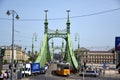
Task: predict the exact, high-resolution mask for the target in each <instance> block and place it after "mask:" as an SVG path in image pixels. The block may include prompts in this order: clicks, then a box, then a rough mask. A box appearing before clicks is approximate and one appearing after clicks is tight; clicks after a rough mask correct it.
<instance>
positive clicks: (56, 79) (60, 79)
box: [22, 64, 120, 80]
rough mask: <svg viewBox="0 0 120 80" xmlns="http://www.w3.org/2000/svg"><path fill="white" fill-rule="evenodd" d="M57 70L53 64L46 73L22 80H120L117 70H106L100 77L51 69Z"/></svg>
mask: <svg viewBox="0 0 120 80" xmlns="http://www.w3.org/2000/svg"><path fill="white" fill-rule="evenodd" d="M52 70H56V65H55V64H52V65H51V66H50V67H49V69H48V71H47V72H46V74H40V75H37V76H31V77H29V78H23V79H22V80H120V74H118V72H117V71H115V70H106V71H105V75H103V74H101V76H99V77H86V76H85V78H84V79H83V77H82V76H79V75H78V74H71V75H70V76H69V77H64V76H56V75H52V74H51V71H52Z"/></svg>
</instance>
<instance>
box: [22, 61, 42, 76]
mask: <svg viewBox="0 0 120 80" xmlns="http://www.w3.org/2000/svg"><path fill="white" fill-rule="evenodd" d="M21 73H22V76H25V77H26V76H31V75H34V74H39V73H40V63H26V64H24V65H23V68H22V71H21Z"/></svg>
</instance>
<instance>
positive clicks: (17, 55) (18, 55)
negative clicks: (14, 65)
mask: <svg viewBox="0 0 120 80" xmlns="http://www.w3.org/2000/svg"><path fill="white" fill-rule="evenodd" d="M2 47H4V48H5V54H4V57H3V61H5V60H6V61H7V63H10V62H11V60H12V47H11V46H2ZM28 58H29V57H28V56H27V54H26V53H25V50H23V49H22V47H20V46H18V45H15V47H14V61H26V60H28Z"/></svg>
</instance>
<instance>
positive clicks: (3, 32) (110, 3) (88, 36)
mask: <svg viewBox="0 0 120 80" xmlns="http://www.w3.org/2000/svg"><path fill="white" fill-rule="evenodd" d="M118 8H120V0H71V1H70V0H0V45H1V46H2V45H11V41H12V39H11V35H12V34H11V31H12V23H11V20H8V19H11V15H10V16H7V15H6V11H7V10H15V11H16V12H17V13H18V15H19V16H20V19H19V20H15V44H18V45H21V46H22V47H23V48H25V47H26V48H27V50H31V45H32V37H33V34H34V33H36V34H37V42H34V44H35V50H37V51H38V50H39V48H40V44H41V41H42V39H43V34H44V20H43V19H44V15H45V13H44V10H45V9H47V10H48V19H56V18H66V17H67V13H66V10H67V9H69V10H70V11H71V12H70V17H73V18H70V22H71V39H72V43H73V47H74V49H75V48H77V42H75V34H76V33H77V34H79V36H80V46H81V47H86V48H89V49H91V50H106V49H110V48H112V47H114V46H115V37H116V36H120V32H119V30H120V9H118ZM114 9H118V10H115V11H111V12H105V13H102V14H96V15H91V16H83V15H89V14H94V13H99V12H103V11H108V10H114ZM74 16H78V17H74ZM79 16H83V17H79ZM26 19H34V20H31V21H28V20H26ZM36 19H41V20H38V21H35V20H36ZM25 20H26V21H25ZM66 21H67V20H66V19H62V20H60V19H57V20H48V22H49V25H48V27H49V29H53V30H56V29H60V30H62V29H65V28H66ZM57 40H58V39H54V41H55V45H61V44H60V43H57ZM60 41H62V39H60Z"/></svg>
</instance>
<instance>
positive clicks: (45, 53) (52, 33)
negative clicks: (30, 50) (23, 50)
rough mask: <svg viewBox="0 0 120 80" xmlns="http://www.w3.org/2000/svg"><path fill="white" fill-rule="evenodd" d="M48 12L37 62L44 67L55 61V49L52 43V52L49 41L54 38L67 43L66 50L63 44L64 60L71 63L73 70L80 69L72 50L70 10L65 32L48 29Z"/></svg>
mask: <svg viewBox="0 0 120 80" xmlns="http://www.w3.org/2000/svg"><path fill="white" fill-rule="evenodd" d="M47 12H48V10H45V22H44V28H45V30H44V37H43V41H42V46H41V49H40V54H39V55H38V57H37V59H36V60H35V62H40V65H41V66H43V65H44V64H45V63H46V62H48V61H50V60H52V59H53V54H54V47H53V42H52V52H50V49H49V40H50V39H53V38H62V39H64V40H65V41H66V45H65V48H64V43H63V42H62V52H64V54H62V55H63V60H65V61H67V62H69V63H70V65H71V66H72V68H73V69H75V70H77V69H78V62H77V60H76V57H75V55H74V51H73V48H72V42H71V38H70V20H69V12H70V10H67V22H66V25H67V26H66V29H64V30H58V29H56V30H50V29H48V19H47Z"/></svg>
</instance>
